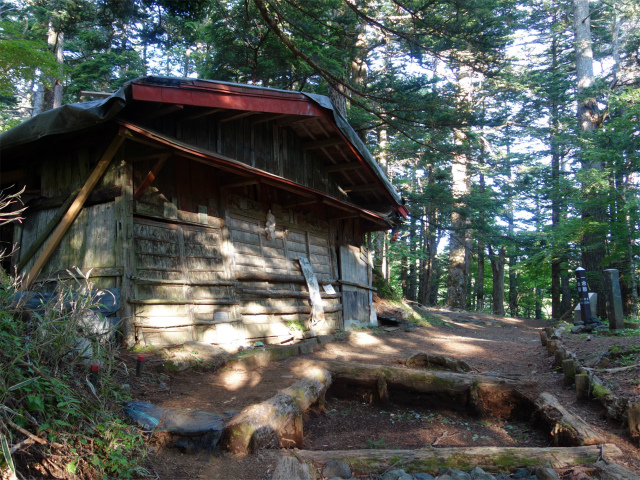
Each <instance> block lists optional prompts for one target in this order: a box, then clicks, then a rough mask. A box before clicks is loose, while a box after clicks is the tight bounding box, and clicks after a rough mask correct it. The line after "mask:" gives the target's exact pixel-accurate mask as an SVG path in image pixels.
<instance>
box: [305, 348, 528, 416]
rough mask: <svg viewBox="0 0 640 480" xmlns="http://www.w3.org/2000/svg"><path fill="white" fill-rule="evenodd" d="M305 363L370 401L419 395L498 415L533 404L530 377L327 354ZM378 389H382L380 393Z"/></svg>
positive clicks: (336, 390)
mask: <svg viewBox="0 0 640 480" xmlns="http://www.w3.org/2000/svg"><path fill="white" fill-rule="evenodd" d="M306 366H316V367H319V368H324V369H326V370H328V371H330V372H331V374H332V376H333V386H332V394H334V395H336V396H338V397H350V398H353V397H356V398H359V399H361V400H365V401H368V402H370V403H371V402H373V401H380V400H382V401H386V396H388V398H389V400H390V401H398V402H399V403H403V402H404V401H405V400H415V397H416V396H419V397H420V398H421V399H423V400H424V401H426V402H428V403H429V404H431V405H435V406H440V405H441V406H446V407H449V408H457V409H458V410H471V411H472V412H473V413H477V414H491V415H493V416H500V417H502V418H508V417H510V416H511V415H512V414H514V413H518V412H519V411H520V410H522V411H523V412H524V411H527V412H529V411H530V407H531V406H532V404H531V402H530V401H529V400H528V399H527V398H526V397H525V396H524V395H523V394H522V393H521V391H522V390H524V389H525V388H528V387H531V386H533V384H532V383H530V382H522V381H518V380H511V379H506V378H499V377H490V376H486V375H472V374H462V373H453V372H444V371H437V370H417V369H409V368H398V367H390V366H386V365H367V364H357V363H352V362H339V361H329V360H328V361H317V360H302V361H301V365H300V367H301V368H302V369H303V370H304V369H305V368H306ZM383 380H384V382H383ZM383 383H384V384H385V385H386V388H385V389H384V391H382V389H380V386H381V385H382V384H383ZM381 391H382V394H381V393H379V392H381ZM385 392H386V393H385ZM383 395H384V397H383ZM520 407H524V408H520Z"/></svg>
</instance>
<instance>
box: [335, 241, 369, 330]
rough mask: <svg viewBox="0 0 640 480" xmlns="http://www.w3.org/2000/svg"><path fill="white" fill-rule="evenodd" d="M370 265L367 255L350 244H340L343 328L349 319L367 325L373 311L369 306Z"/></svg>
mask: <svg viewBox="0 0 640 480" xmlns="http://www.w3.org/2000/svg"><path fill="white" fill-rule="evenodd" d="M371 278H372V277H371V265H370V262H369V259H368V256H367V255H366V254H365V253H363V252H361V251H360V249H359V248H357V247H353V246H351V245H341V246H340V279H341V280H342V281H343V284H342V305H343V315H344V322H345V328H347V326H348V323H349V321H350V320H357V321H359V322H362V323H363V324H365V325H367V324H369V323H370V322H371V321H372V318H373V315H374V312H373V309H372V307H371V301H372V298H371V297H372V292H371Z"/></svg>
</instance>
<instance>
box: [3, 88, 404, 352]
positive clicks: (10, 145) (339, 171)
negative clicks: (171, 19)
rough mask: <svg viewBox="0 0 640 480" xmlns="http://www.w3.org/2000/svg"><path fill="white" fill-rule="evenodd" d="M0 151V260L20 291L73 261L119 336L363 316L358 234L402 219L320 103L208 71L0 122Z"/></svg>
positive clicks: (155, 339) (344, 127)
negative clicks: (6, 255) (110, 301)
mask: <svg viewBox="0 0 640 480" xmlns="http://www.w3.org/2000/svg"><path fill="white" fill-rule="evenodd" d="M0 162H1V163H0V183H1V184H2V186H3V188H6V187H8V186H10V185H13V186H14V187H13V188H21V187H22V186H25V188H26V190H25V193H24V194H23V199H24V200H25V203H26V205H27V207H28V208H27V210H26V213H25V220H24V222H23V223H21V224H18V223H16V224H11V225H8V226H5V227H4V228H3V230H2V232H1V235H2V238H1V240H2V241H4V242H13V243H14V244H16V245H17V246H18V247H19V249H18V250H17V251H16V253H15V254H14V255H13V256H12V257H11V265H10V267H11V268H13V269H16V268H17V269H18V271H19V272H20V273H22V274H24V275H25V282H24V286H25V287H28V288H35V289H38V288H40V289H42V288H50V285H51V282H59V281H64V279H65V278H67V279H68V278H69V273H68V271H69V269H70V268H71V267H77V268H79V269H81V270H82V271H83V272H87V271H89V270H90V271H91V278H92V279H93V282H94V283H95V286H96V287H97V288H103V289H112V290H113V291H118V293H119V294H120V300H121V302H120V310H119V311H118V312H117V313H116V315H117V317H119V318H120V320H121V324H122V332H123V335H124V340H125V343H126V344H127V345H131V344H133V343H134V342H140V343H143V344H153V345H156V346H166V345H176V344H178V345H179V344H181V343H183V342H185V341H188V340H197V341H204V342H208V343H218V344H220V343H232V342H242V341H256V340H258V339H260V340H263V341H267V342H270V343H276V342H281V341H283V340H284V339H286V338H287V337H289V336H290V328H291V326H292V323H290V322H291V321H298V322H303V323H307V322H308V321H309V320H310V318H311V319H312V321H314V322H315V321H316V320H319V319H321V318H320V317H321V315H320V314H321V313H324V316H325V323H324V328H336V329H337V328H344V325H345V323H344V322H345V320H346V321H347V322H348V321H349V320H359V321H362V322H369V321H370V319H371V318H372V315H375V313H374V312H373V309H372V307H371V292H372V287H371V278H372V275H371V257H370V254H369V252H368V250H367V245H366V234H367V233H368V232H372V231H379V230H387V229H389V228H391V227H392V225H393V223H394V222H397V221H398V219H399V218H401V217H403V216H406V209H405V207H404V206H403V205H402V199H401V198H400V197H399V195H398V194H397V193H396V192H395V190H394V189H393V187H392V186H391V184H390V183H389V181H388V180H387V178H386V177H385V175H384V173H383V172H382V171H381V170H380V168H379V167H378V165H377V164H376V162H375V161H374V159H373V158H372V157H371V155H370V153H369V152H368V151H367V149H366V147H365V146H364V144H363V143H362V142H361V140H360V139H359V138H358V137H357V135H356V134H355V132H354V131H353V129H352V128H351V127H350V126H349V125H348V123H347V122H346V121H345V120H344V118H343V117H342V116H341V115H340V114H339V113H338V112H336V111H335V110H334V109H333V107H332V105H331V102H330V101H329V100H328V98H326V97H322V96H318V95H310V94H303V93H299V92H290V91H284V90H275V89H270V88H262V87H255V86H247V85H238V84H231V83H225V82H215V81H205V80H196V79H176V78H161V77H144V78H140V79H136V80H133V81H131V82H129V83H128V84H127V85H125V86H124V87H123V88H122V89H120V90H119V91H118V92H116V93H115V94H113V95H111V96H109V97H108V98H103V99H101V100H97V101H92V102H84V103H79V104H73V105H67V106H63V107H61V108H58V109H56V110H52V111H49V112H45V113H43V114H41V115H38V116H36V117H34V118H32V119H30V120H28V121H26V122H24V123H23V124H21V125H19V126H17V127H15V128H13V129H12V130H9V131H7V132H5V133H4V134H2V135H0ZM305 261H308V266H309V267H310V268H309V269H307V270H310V271H312V275H311V278H310V279H309V278H308V277H309V275H307V277H305V275H303V271H302V270H301V262H305ZM6 267H8V266H6ZM307 273H309V272H307ZM314 276H315V279H316V280H317V283H318V284H319V291H315V288H314V287H313V278H314ZM309 282H311V283H309ZM320 306H321V309H322V311H323V312H322V311H319V309H320ZM312 313H313V315H312ZM312 317H313V318H312Z"/></svg>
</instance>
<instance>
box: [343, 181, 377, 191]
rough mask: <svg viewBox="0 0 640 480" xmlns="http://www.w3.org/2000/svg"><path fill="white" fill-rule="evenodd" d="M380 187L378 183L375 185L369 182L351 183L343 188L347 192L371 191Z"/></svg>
mask: <svg viewBox="0 0 640 480" xmlns="http://www.w3.org/2000/svg"><path fill="white" fill-rule="evenodd" d="M378 188H380V187H379V186H378V185H373V184H371V183H367V184H366V185H351V186H348V187H342V189H343V190H344V191H345V192H347V193H350V192H352V193H358V192H370V191H371V190H377V189H378Z"/></svg>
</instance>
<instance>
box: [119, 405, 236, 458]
mask: <svg viewBox="0 0 640 480" xmlns="http://www.w3.org/2000/svg"><path fill="white" fill-rule="evenodd" d="M123 407H124V413H125V414H126V415H128V416H129V418H131V420H133V421H134V422H135V423H136V424H138V425H140V427H141V428H142V429H143V430H144V431H145V432H148V433H151V432H167V433H171V434H173V435H177V436H178V437H181V438H179V439H178V440H177V441H175V442H174V443H173V446H175V447H178V448H183V449H187V450H190V449H195V450H197V449H205V450H211V449H213V448H215V447H216V445H217V444H218V441H220V437H221V436H222V430H223V428H224V424H225V422H224V419H223V418H222V417H221V416H220V415H217V414H215V413H209V412H203V411H201V410H171V409H165V408H162V407H159V406H157V405H154V404H152V403H148V402H141V401H134V402H127V403H125V404H124V405H123Z"/></svg>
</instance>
